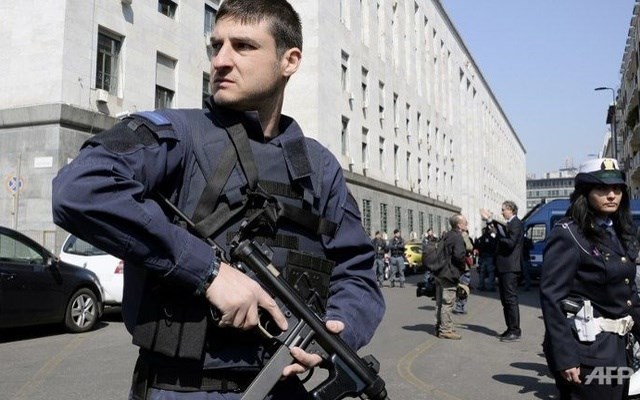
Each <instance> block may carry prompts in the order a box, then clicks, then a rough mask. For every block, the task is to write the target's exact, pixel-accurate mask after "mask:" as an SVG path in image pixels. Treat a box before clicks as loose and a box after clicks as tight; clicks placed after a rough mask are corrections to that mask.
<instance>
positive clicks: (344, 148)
mask: <svg viewBox="0 0 640 400" xmlns="http://www.w3.org/2000/svg"><path fill="white" fill-rule="evenodd" d="M340 153H341V154H342V155H344V156H346V155H347V154H349V118H347V117H342V132H341V133H340Z"/></svg>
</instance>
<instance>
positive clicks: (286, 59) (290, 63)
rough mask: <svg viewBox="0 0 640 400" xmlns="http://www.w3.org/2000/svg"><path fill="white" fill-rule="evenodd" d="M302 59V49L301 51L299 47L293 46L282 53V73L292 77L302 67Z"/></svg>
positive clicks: (286, 76)
mask: <svg viewBox="0 0 640 400" xmlns="http://www.w3.org/2000/svg"><path fill="white" fill-rule="evenodd" d="M301 61H302V51H300V49H299V48H297V47H292V48H290V49H289V50H287V51H285V53H284V54H283V55H282V62H281V63H282V75H283V76H284V77H285V78H289V77H291V75H293V74H294V73H295V72H296V71H297V70H298V68H299V67H300V62H301Z"/></svg>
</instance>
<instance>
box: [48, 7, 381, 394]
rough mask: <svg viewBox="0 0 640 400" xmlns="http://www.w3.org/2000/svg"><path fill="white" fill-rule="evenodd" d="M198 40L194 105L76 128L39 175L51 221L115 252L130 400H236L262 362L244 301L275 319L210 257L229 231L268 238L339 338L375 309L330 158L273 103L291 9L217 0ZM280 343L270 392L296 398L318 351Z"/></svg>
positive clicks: (373, 319) (365, 323)
mask: <svg viewBox="0 0 640 400" xmlns="http://www.w3.org/2000/svg"><path fill="white" fill-rule="evenodd" d="M211 46H212V50H213V55H212V58H211V85H212V96H211V98H210V99H209V103H208V107H207V109H205V110H186V109H183V110H156V111H154V112H144V113H140V114H136V115H133V116H131V117H130V118H126V119H124V120H123V121H122V122H121V123H119V124H117V125H116V126H115V127H114V128H112V129H110V130H108V131H105V132H102V133H100V134H98V135H95V136H93V137H91V138H89V139H88V140H87V141H86V142H85V144H84V145H83V147H82V149H81V150H80V153H79V155H78V156H77V158H76V159H75V160H74V161H73V162H71V163H70V164H69V165H67V166H66V167H65V168H63V169H62V170H61V171H60V172H59V174H58V176H57V177H56V178H55V179H54V182H53V214H54V221H55V222H56V223H57V224H58V225H60V226H61V227H63V228H64V229H66V230H68V231H70V232H73V233H74V234H76V235H77V236H79V237H81V238H83V239H85V240H87V241H90V242H92V243H94V244H95V245H97V246H99V247H100V248H102V249H104V250H106V251H108V252H109V253H112V254H114V255H116V256H118V257H120V258H122V259H124V260H125V262H126V266H127V267H126V268H125V290H124V299H123V316H124V320H125V323H126V326H127V329H128V330H129V331H130V332H131V333H132V336H133V342H134V344H136V345H137V346H139V347H140V354H139V357H138V361H137V363H136V368H135V371H134V378H133V383H132V387H131V392H130V398H132V399H154V400H155V399H178V400H193V399H222V398H224V399H237V398H240V396H241V394H240V393H241V392H243V391H244V390H245V389H246V387H247V385H248V384H249V383H251V381H252V380H253V378H254V377H255V376H256V374H257V373H258V372H259V371H260V369H261V367H262V366H263V365H264V364H265V362H266V361H267V360H268V359H269V357H270V355H271V353H272V350H271V348H270V347H269V343H270V342H268V341H267V339H264V338H263V336H261V335H260V334H258V333H257V331H256V329H254V328H255V327H256V326H257V324H258V321H259V312H258V310H259V309H261V310H262V313H263V314H266V315H269V316H270V317H271V319H272V320H273V321H274V322H275V324H276V325H277V326H278V327H279V328H280V329H286V328H287V320H286V319H285V317H284V315H283V313H282V311H281V310H280V309H279V307H278V306H277V305H276V302H275V301H274V299H273V298H272V297H271V296H270V295H269V294H268V293H267V292H266V291H265V290H264V289H263V288H262V287H261V285H260V284H259V283H258V282H256V281H255V280H253V279H252V278H251V277H250V276H249V275H246V274H245V273H243V272H241V271H240V270H238V269H237V268H235V267H234V266H232V265H230V264H229V263H227V262H226V261H225V260H224V257H223V256H224V255H225V254H226V256H228V255H229V250H230V244H231V241H230V238H232V237H236V235H237V234H238V231H242V232H245V234H249V236H250V237H251V238H253V239H255V240H258V241H259V242H261V243H265V244H267V245H268V246H269V247H270V248H272V249H273V256H272V263H273V265H275V266H277V267H278V268H279V269H281V272H282V274H283V275H284V276H286V278H287V280H289V281H291V282H292V283H294V284H295V286H296V289H298V291H299V292H301V294H305V295H307V294H308V295H309V297H311V298H314V299H315V301H314V304H319V305H320V307H321V308H322V309H323V315H324V318H325V321H326V327H327V329H328V330H329V331H331V332H334V333H336V334H340V335H341V337H342V338H343V339H344V340H345V341H346V342H347V343H348V344H349V345H350V346H351V347H352V348H354V349H358V348H360V347H362V346H364V345H365V344H366V343H368V342H369V340H370V339H371V337H372V335H373V333H374V331H375V329H376V327H377V325H378V324H379V322H380V320H381V319H382V315H383V313H384V301H383V298H382V295H381V292H380V290H379V288H378V286H377V284H376V277H375V274H374V272H373V270H372V269H371V265H372V263H373V255H374V253H373V249H372V246H371V243H370V240H369V238H368V237H367V235H366V233H365V232H364V230H363V229H362V225H361V220H360V213H359V210H358V207H357V204H356V202H355V201H354V199H353V197H352V196H351V195H350V193H349V191H348V189H347V187H346V184H345V180H344V177H343V174H342V169H341V167H340V165H339V163H338V162H337V160H336V159H335V157H334V156H333V155H332V154H331V153H330V152H329V151H328V150H327V149H326V148H325V147H323V146H321V145H320V144H319V143H317V142H316V141H314V140H312V139H307V138H305V137H304V136H303V133H302V131H301V129H300V127H299V126H298V124H297V123H296V122H295V121H294V120H293V119H291V118H289V117H287V116H285V115H282V114H281V109H282V105H283V99H284V90H285V86H286V83H287V81H288V80H289V78H290V77H291V76H292V75H293V74H294V73H295V72H296V71H297V69H298V67H299V65H300V61H301V55H302V52H301V49H302V29H301V24H300V19H299V16H298V14H297V13H296V11H295V10H294V9H293V7H292V6H291V5H290V4H289V3H288V2H287V1H285V0H227V1H225V2H223V3H222V5H221V6H220V9H219V11H218V13H217V16H216V23H215V26H214V29H213V32H212V36H211ZM258 163H259V164H258ZM162 198H166V199H168V200H169V201H170V202H171V203H173V204H174V205H175V206H177V208H178V209H179V210H180V211H182V212H183V213H184V214H186V215H188V216H192V219H193V221H194V222H195V227H188V226H185V224H184V223H181V222H180V221H179V219H177V218H175V217H174V215H173V214H172V213H171V212H170V211H168V210H167V208H166V207H164V208H163V201H162V200H161V199H162ZM247 221H249V223H247ZM187 228H188V229H187ZM247 232H248V233H247ZM199 237H208V238H211V239H213V240H215V242H216V243H217V244H218V245H219V246H220V247H221V248H222V250H224V251H223V252H219V253H218V252H216V251H214V249H212V247H211V246H209V245H207V244H206V243H205V242H204V241H203V240H201V239H200V238H199ZM301 277H302V278H301ZM304 277H310V278H309V279H305V278H304ZM305 297H306V296H305ZM362 299H367V301H362ZM214 317H215V318H214ZM291 354H292V356H293V357H294V358H295V359H296V361H297V362H296V363H293V364H291V365H289V366H287V367H285V368H284V370H283V371H282V375H283V376H284V377H286V379H282V381H280V382H279V383H278V384H277V385H276V387H275V388H274V389H273V391H272V392H271V395H270V398H272V399H293V398H295V399H304V398H308V396H309V395H308V394H307V393H306V391H305V389H304V387H303V385H302V384H301V383H300V381H299V380H298V379H297V378H295V376H296V375H297V374H300V373H303V372H305V371H307V370H309V369H311V368H313V367H315V366H317V365H318V364H320V363H321V362H322V359H321V357H320V356H319V355H316V354H310V353H307V352H305V351H303V350H302V349H300V348H295V347H294V348H292V349H291Z"/></svg>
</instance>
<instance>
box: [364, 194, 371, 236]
mask: <svg viewBox="0 0 640 400" xmlns="http://www.w3.org/2000/svg"><path fill="white" fill-rule="evenodd" d="M362 227H363V228H364V231H365V232H367V235H369V236H371V200H367V199H363V200H362Z"/></svg>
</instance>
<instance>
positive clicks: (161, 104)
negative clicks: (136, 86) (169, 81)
mask: <svg viewBox="0 0 640 400" xmlns="http://www.w3.org/2000/svg"><path fill="white" fill-rule="evenodd" d="M173 95H174V92H173V90H169V89H167V88H163V87H162V86H158V85H156V108H171V106H172V105H173Z"/></svg>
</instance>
